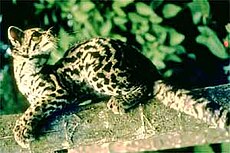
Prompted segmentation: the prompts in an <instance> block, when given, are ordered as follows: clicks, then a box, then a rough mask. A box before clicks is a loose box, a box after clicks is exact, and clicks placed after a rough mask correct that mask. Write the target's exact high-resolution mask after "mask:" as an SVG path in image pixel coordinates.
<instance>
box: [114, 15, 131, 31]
mask: <svg viewBox="0 0 230 153" xmlns="http://www.w3.org/2000/svg"><path fill="white" fill-rule="evenodd" d="M113 22H114V24H115V25H117V26H118V27H120V28H121V29H122V30H123V31H126V30H127V28H126V26H125V23H126V22H128V20H127V18H123V17H120V16H119V17H114V18H113Z"/></svg>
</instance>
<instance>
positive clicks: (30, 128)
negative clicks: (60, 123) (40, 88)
mask: <svg viewBox="0 0 230 153" xmlns="http://www.w3.org/2000/svg"><path fill="white" fill-rule="evenodd" d="M48 97H49V96H48ZM67 103H68V101H67V100H66V99H58V98H51V97H49V98H47V99H46V100H44V98H43V100H42V101H37V102H36V103H35V104H33V105H31V106H30V107H29V108H28V109H27V110H26V112H25V113H24V114H23V115H22V116H21V117H20V118H19V119H18V120H17V121H16V125H15V127H14V130H13V131H14V138H15V140H16V141H17V143H18V144H19V145H20V146H21V147H23V148H29V147H30V143H31V141H33V140H34V131H35V129H36V127H37V125H38V123H39V122H40V121H41V120H43V119H45V118H47V117H48V116H50V115H52V114H53V113H54V112H56V111H59V110H61V109H62V108H63V107H65V106H66V104H67Z"/></svg>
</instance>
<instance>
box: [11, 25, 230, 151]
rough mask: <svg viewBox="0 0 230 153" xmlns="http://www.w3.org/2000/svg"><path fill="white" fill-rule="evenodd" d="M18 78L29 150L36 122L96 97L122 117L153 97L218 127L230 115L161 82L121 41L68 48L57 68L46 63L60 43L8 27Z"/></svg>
mask: <svg viewBox="0 0 230 153" xmlns="http://www.w3.org/2000/svg"><path fill="white" fill-rule="evenodd" d="M8 38H9V40H10V42H11V45H12V47H11V54H12V57H13V64H14V76H15V79H16V82H17V86H18V88H19V90H20V91H21V93H22V94H23V95H25V97H26V98H27V100H28V101H29V103H30V107H29V108H28V109H27V110H26V112H25V113H24V114H23V115H22V116H21V117H20V118H19V119H18V120H17V122H16V125H15V128H14V137H15V140H16V141H17V143H18V144H19V145H21V146H22V147H23V148H28V147H29V145H30V142H31V141H32V140H33V139H34V137H33V135H34V130H35V129H36V127H37V125H38V123H39V122H40V121H41V120H43V119H45V118H47V117H48V116H50V115H52V114H53V113H54V112H56V111H58V110H61V109H64V108H65V106H66V105H69V104H71V103H80V102H82V101H85V100H91V99H94V98H95V97H101V96H108V97H110V99H109V101H108V104H107V106H108V108H109V109H111V110H112V111H113V112H114V113H122V112H124V110H126V109H129V108H131V107H132V106H134V105H135V104H137V103H139V102H142V101H145V100H148V99H150V98H151V97H155V98H156V99H158V100H160V101H161V102H163V103H164V104H165V105H166V106H168V107H172V108H174V109H176V110H179V111H182V112H185V113H186V114H189V115H192V116H194V117H196V118H198V119H202V120H204V121H205V122H208V123H209V122H210V123H212V124H213V125H216V126H217V127H221V128H223V127H225V126H226V125H227V126H228V125H229V123H228V119H229V118H228V116H229V112H228V111H227V110H224V109H223V108H222V107H221V106H219V105H218V106H217V107H215V108H214V107H213V108H212V107H209V108H208V107H207V106H208V105H209V104H210V103H211V102H209V101H208V100H206V99H204V98H200V99H195V98H193V96H191V95H189V94H186V92H187V91H185V90H182V89H176V88H174V87H172V86H170V85H167V83H165V82H164V81H162V80H161V76H160V74H159V73H158V71H157V69H156V68H155V66H154V65H153V64H152V63H151V61H150V60H148V59H147V58H146V57H144V56H143V55H142V54H141V53H140V52H139V51H138V50H137V49H136V48H135V47H133V46H129V45H127V44H125V43H123V42H121V41H119V40H112V39H108V38H93V39H90V40H88V41H85V42H83V43H79V44H76V45H74V46H73V47H71V48H70V49H68V50H67V51H66V52H65V54H64V56H63V57H62V58H61V59H60V60H59V61H58V62H57V63H56V64H54V65H48V64H47V61H48V59H49V55H50V53H51V52H52V51H53V50H55V49H56V48H55V42H56V39H55V38H54V36H53V35H52V34H51V32H50V30H47V31H43V30H41V29H40V28H32V29H28V30H25V31H22V30H21V29H19V28H17V27H14V26H11V27H9V29H8Z"/></svg>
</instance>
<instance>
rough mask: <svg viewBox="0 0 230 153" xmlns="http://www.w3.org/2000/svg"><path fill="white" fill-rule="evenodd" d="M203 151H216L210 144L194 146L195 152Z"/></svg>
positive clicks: (210, 152) (212, 152)
mask: <svg viewBox="0 0 230 153" xmlns="http://www.w3.org/2000/svg"><path fill="white" fill-rule="evenodd" d="M201 152H207V153H214V151H213V150H212V148H211V147H210V145H202V146H195V147H194V153H201Z"/></svg>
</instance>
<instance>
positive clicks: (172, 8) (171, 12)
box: [162, 4, 182, 18]
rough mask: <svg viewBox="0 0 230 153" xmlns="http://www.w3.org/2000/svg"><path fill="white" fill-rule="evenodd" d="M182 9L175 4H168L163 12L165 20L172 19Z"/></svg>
mask: <svg viewBox="0 0 230 153" xmlns="http://www.w3.org/2000/svg"><path fill="white" fill-rule="evenodd" d="M181 10H182V8H181V7H180V6H177V5H175V4H166V5H164V8H163V10H162V13H163V16H164V18H172V17H174V16H176V15H177V14H178V13H179V12H180V11H181Z"/></svg>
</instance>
